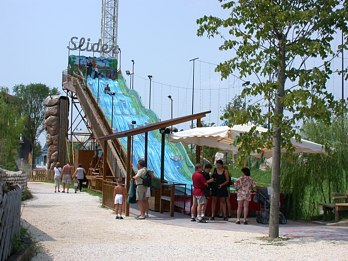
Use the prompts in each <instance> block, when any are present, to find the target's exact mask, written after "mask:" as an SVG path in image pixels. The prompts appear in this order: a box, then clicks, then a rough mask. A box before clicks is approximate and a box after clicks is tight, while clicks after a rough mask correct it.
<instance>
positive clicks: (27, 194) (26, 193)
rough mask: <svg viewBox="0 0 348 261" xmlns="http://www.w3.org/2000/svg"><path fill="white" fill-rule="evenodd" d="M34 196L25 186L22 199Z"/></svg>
mask: <svg viewBox="0 0 348 261" xmlns="http://www.w3.org/2000/svg"><path fill="white" fill-rule="evenodd" d="M32 198H33V194H32V193H31V191H30V190H29V189H28V188H25V189H23V190H22V201H25V200H28V199H32Z"/></svg>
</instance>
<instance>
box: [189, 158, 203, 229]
mask: <svg viewBox="0 0 348 261" xmlns="http://www.w3.org/2000/svg"><path fill="white" fill-rule="evenodd" d="M192 182H193V193H192V196H193V204H192V207H191V221H196V213H197V221H198V222H200V223H206V220H205V219H204V205H205V203H206V198H205V193H204V190H205V189H206V188H207V180H206V179H205V178H204V176H203V175H202V166H201V164H196V166H195V173H193V175H192Z"/></svg>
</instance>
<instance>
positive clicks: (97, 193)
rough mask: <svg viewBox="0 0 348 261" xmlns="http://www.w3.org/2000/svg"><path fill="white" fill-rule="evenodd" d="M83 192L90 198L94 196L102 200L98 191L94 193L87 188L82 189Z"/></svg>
mask: <svg viewBox="0 0 348 261" xmlns="http://www.w3.org/2000/svg"><path fill="white" fill-rule="evenodd" d="M83 191H85V192H87V193H88V194H90V195H91V196H96V197H99V198H100V199H101V198H102V196H103V194H102V193H101V192H99V191H95V190H92V189H89V188H83Z"/></svg>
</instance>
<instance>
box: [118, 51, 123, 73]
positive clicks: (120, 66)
mask: <svg viewBox="0 0 348 261" xmlns="http://www.w3.org/2000/svg"><path fill="white" fill-rule="evenodd" d="M117 50H118V52H119V54H120V59H119V61H120V72H121V58H122V53H121V48H120V47H118V48H117Z"/></svg>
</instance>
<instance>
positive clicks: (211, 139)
mask: <svg viewBox="0 0 348 261" xmlns="http://www.w3.org/2000/svg"><path fill="white" fill-rule="evenodd" d="M253 127H254V125H234V126H233V127H231V128H230V127H227V126H221V127H199V128H194V129H189V130H185V131H181V132H177V133H173V134H171V135H169V141H171V142H182V143H186V144H196V145H198V146H208V147H213V148H218V149H222V150H226V151H238V148H237V147H235V146H233V145H232V144H233V142H234V140H235V139H236V137H238V136H239V135H240V134H241V133H246V132H249V131H250V130H251V129H252V128H253ZM256 131H258V132H266V131H267V129H266V128H263V127H256ZM291 142H292V144H293V146H294V152H293V153H324V152H325V151H324V148H323V146H322V145H321V144H318V143H314V142H311V141H308V140H304V139H302V140H301V141H299V142H298V141H296V140H295V138H292V139H291ZM260 149H261V151H262V153H263V154H264V156H265V157H266V158H269V157H272V150H271V149H265V148H260ZM284 151H285V150H283V152H284ZM252 155H253V156H257V155H260V153H257V152H254V153H252Z"/></svg>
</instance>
